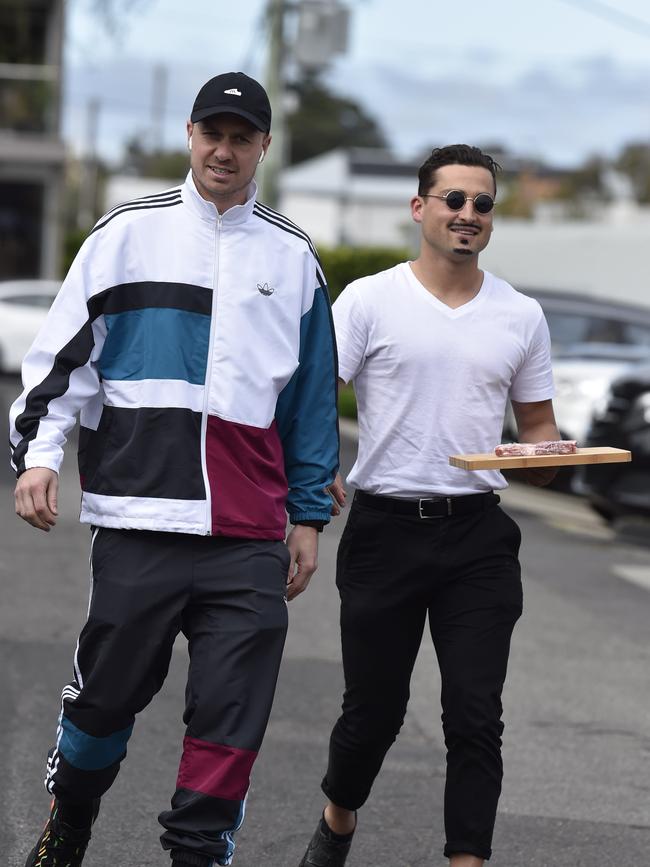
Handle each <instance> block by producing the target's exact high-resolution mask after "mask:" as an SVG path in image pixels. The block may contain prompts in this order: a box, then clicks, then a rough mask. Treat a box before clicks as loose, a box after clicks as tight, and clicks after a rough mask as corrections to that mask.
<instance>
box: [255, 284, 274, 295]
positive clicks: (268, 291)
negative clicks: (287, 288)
mask: <svg viewBox="0 0 650 867" xmlns="http://www.w3.org/2000/svg"><path fill="white" fill-rule="evenodd" d="M257 288H258V289H259V290H260V292H261V293H262V295H273V293H274V292H275V289H274V288H273V286H269V284H268V283H264V284H262V285H261V286H260V284H259V283H258V284H257Z"/></svg>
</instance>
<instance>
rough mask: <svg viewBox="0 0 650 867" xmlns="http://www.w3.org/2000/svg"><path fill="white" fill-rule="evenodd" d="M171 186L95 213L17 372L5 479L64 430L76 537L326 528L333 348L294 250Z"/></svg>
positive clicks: (260, 225) (313, 275) (52, 462)
mask: <svg viewBox="0 0 650 867" xmlns="http://www.w3.org/2000/svg"><path fill="white" fill-rule="evenodd" d="M255 193H256V186H255V183H254V182H253V183H252V184H251V188H250V190H249V198H248V200H247V201H246V203H245V204H243V205H238V206H235V207H233V208H231V209H229V210H228V211H226V212H225V213H224V214H223V215H222V216H220V215H219V214H218V212H217V210H216V208H215V206H214V205H213V204H212V203H211V202H208V201H206V200H204V199H203V198H201V196H200V195H199V194H198V192H197V190H196V187H195V186H194V183H193V180H192V178H191V173H190V174H189V175H188V177H187V179H186V181H185V183H183V184H182V185H181V186H180V187H176V188H173V189H170V190H168V191H166V192H163V193H160V194H157V195H152V196H147V197H145V198H143V199H139V200H136V201H132V202H128V203H126V204H124V205H120V206H118V207H117V208H115V209H113V210H112V211H110V212H109V213H108V214H106V215H105V216H104V217H103V218H102V219H101V220H100V221H99V222H98V223H97V225H96V226H95V227H94V229H93V230H92V232H91V233H90V235H89V237H88V238H87V240H86V241H85V243H84V244H83V246H82V248H81V250H80V252H79V254H78V256H77V258H76V259H75V261H74V263H73V265H72V267H71V269H70V272H69V274H68V276H67V278H66V280H65V282H64V283H63V286H62V288H61V291H60V292H59V294H58V296H57V298H56V300H55V302H54V304H53V306H52V308H51V311H50V313H49V315H48V317H47V320H46V322H45V324H44V326H43V328H42V329H41V331H40V333H39V335H38V337H37V338H36V340H35V342H34V344H33V346H32V348H31V350H30V352H29V353H28V355H27V357H26V359H25V362H24V365H23V381H24V384H25V390H24V392H23V394H22V395H21V397H20V398H19V399H18V400H17V401H16V403H15V404H14V406H13V407H12V411H11V423H12V429H11V446H12V453H13V454H12V463H13V465H14V468H15V470H16V472H17V473H18V474H19V475H20V474H21V473H22V472H24V471H25V470H26V469H28V468H30V467H49V468H51V469H53V470H55V471H58V470H59V467H60V464H61V461H62V458H63V445H64V443H65V439H66V435H67V433H68V432H69V431H70V429H71V428H72V426H73V424H74V420H75V416H76V415H77V414H78V413H79V414H80V425H81V427H80V437H79V470H80V476H81V487H82V492H83V493H82V500H81V521H82V522H84V523H90V524H94V525H96V526H100V527H112V528H123V529H141V530H160V531H172V532H180V533H194V534H201V535H221V536H234V537H246V538H253V539H255V538H263V539H283V538H284V535H285V527H286V512H285V508H286V511H288V513H289V518H290V520H291V522H292V523H298V522H300V521H313V520H316V521H327V520H329V516H330V506H331V502H330V500H329V497H328V495H327V494H325V493H324V491H323V489H324V487H325V486H326V485H328V484H329V483H330V482H331V481H332V480H333V479H334V476H335V473H336V469H337V462H338V445H339V443H338V430H337V422H336V378H337V363H336V348H335V341H334V332H333V327H332V321H331V315H330V306H329V299H328V294H327V289H326V285H325V281H324V277H323V274H322V272H321V269H320V266H319V263H318V259H317V256H316V254H315V251H314V249H313V246H312V244H311V242H310V240H309V238H308V237H307V236H306V235H305V233H304V232H302V231H301V230H300V229H299V228H298V227H297V226H295V225H294V224H293V223H292V222H291V221H289V220H288V219H286V218H285V217H283V216H282V215H280V214H278V213H277V212H275V211H273V210H272V209H270V208H268V207H266V206H265V205H262V204H261V203H259V202H257V201H256V198H255Z"/></svg>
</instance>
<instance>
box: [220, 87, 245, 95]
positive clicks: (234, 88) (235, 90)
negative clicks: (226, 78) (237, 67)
mask: <svg viewBox="0 0 650 867" xmlns="http://www.w3.org/2000/svg"><path fill="white" fill-rule="evenodd" d="M224 93H232V95H233V96H241V90H237V88H236V87H231V88H230V90H224Z"/></svg>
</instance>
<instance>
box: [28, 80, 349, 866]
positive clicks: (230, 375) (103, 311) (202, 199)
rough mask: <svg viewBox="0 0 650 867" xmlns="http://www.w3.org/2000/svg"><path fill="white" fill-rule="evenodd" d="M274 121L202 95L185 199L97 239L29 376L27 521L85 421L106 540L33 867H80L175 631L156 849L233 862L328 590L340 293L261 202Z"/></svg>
mask: <svg viewBox="0 0 650 867" xmlns="http://www.w3.org/2000/svg"><path fill="white" fill-rule="evenodd" d="M270 123H271V107H270V104H269V100H268V97H267V95H266V93H265V91H264V89H263V88H262V87H261V86H260V85H259V84H258V83H257V82H256V81H254V80H252V79H250V78H249V77H248V76H246V75H244V74H243V73H240V72H238V73H226V74H224V75H219V76H217V77H216V78H213V79H211V80H210V81H209V82H207V84H205V85H204V86H203V88H201V90H200V91H199V93H198V95H197V98H196V100H195V103H194V107H193V110H192V114H191V119H190V120H189V121H188V123H187V136H188V148H189V149H190V163H191V170H190V172H189V174H188V176H187V179H186V180H185V183H183V184H182V185H181V186H178V187H175V188H173V189H170V190H168V191H166V192H162V193H159V194H157V195H152V196H147V197H145V198H142V199H139V200H136V201H132V202H128V203H126V204H124V205H120V206H119V207H117V208H115V209H113V210H112V211H111V212H109V213H108V214H106V215H105V216H104V217H102V219H101V220H100V221H99V222H98V223H97V225H96V226H95V227H94V229H93V230H92V232H91V233H90V235H89V237H88V238H87V240H86V241H85V243H84V245H83V246H82V248H81V250H80V252H79V255H78V256H77V258H76V260H75V262H74V263H73V265H72V267H71V269H70V272H69V274H68V276H67V278H66V280H65V281H64V283H63V286H62V288H61V291H60V293H59V295H58V297H57V299H56V301H55V302H54V304H53V306H52V309H51V311H50V313H49V315H48V318H47V321H46V323H45V326H44V327H43V329H42V330H41V332H40V334H39V335H38V337H37V338H36V340H35V342H34V345H33V347H32V348H31V350H30V352H29V353H28V355H27V357H26V359H25V362H24V367H23V379H24V383H25V390H24V392H23V394H22V395H21V396H20V398H18V400H17V401H16V402H15V404H14V406H13V407H12V411H11V445H12V461H13V465H14V467H15V470H16V472H17V475H18V482H17V485H16V495H15V496H16V512H17V514H18V515H19V516H20V517H21V518H23V519H24V520H26V521H28V522H29V523H30V524H32V525H33V526H34V527H37V528H39V529H41V530H45V531H49V530H50V529H51V528H52V527H54V525H55V523H56V517H57V505H56V503H57V485H58V470H59V467H60V465H61V462H62V459H63V445H64V443H65V439H66V435H67V433H68V432H69V431H70V429H71V428H72V426H73V424H74V422H75V418H76V416H77V415H79V417H80V425H81V430H80V439H79V470H80V477H81V488H82V499H81V521H82V522H84V523H87V524H90V525H91V527H92V547H91V572H92V575H91V577H92V583H91V597H90V605H89V613H88V620H87V623H86V625H85V626H84V628H83V630H82V632H81V635H80V638H79V642H78V646H77V650H76V652H75V656H74V680H73V681H72V683H70V684H69V685H67V686H66V687H65V688H64V690H63V695H62V704H61V714H60V717H59V725H58V730H57V737H56V743H55V746H54V748H53V749H52V750H51V751H50V754H49V759H48V768H47V778H46V787H47V789H48V791H49V792H50V793H51V794H52V795H53V796H54V798H53V802H52V810H51V814H50V818H49V820H48V822H47V825H46V828H45V830H44V832H43V834H42V835H41V837H40V838H39V840H38V842H37V843H36V846H35V847H34V848H33V850H32V851H31V853H30V855H29V856H28V859H27V862H26V864H27V867H63V865H65V867H78V865H80V864H81V862H82V859H83V856H84V853H85V850H86V846H87V844H88V840H89V838H90V831H91V826H92V823H93V821H94V820H95V818H96V816H97V813H98V809H99V802H100V798H101V796H102V795H103V794H104V793H105V792H106V791H107V789H108V788H109V787H110V786H111V784H112V783H113V781H114V779H115V777H116V775H117V772H118V770H119V766H120V762H121V761H122V759H123V758H124V756H125V754H126V747H127V742H128V739H129V736H130V734H131V731H132V729H133V724H134V719H135V715H136V714H137V712H138V711H140V710H142V709H143V708H144V707H145V706H146V705H147V704H148V703H149V701H150V700H151V698H152V697H153V696H154V695H155V693H156V692H157V691H158V690H159V689H160V687H161V685H162V683H163V680H164V678H165V675H166V672H167V668H168V665H169V660H170V654H171V652H172V646H173V644H174V640H175V638H176V636H177V635H178V633H179V632H181V631H182V632H183V633H184V634H185V636H186V637H187V639H188V642H189V656H190V663H189V675H188V688H187V692H186V695H187V702H186V710H185V715H184V721H185V723H186V725H187V730H186V735H185V738H184V742H183V754H182V758H181V762H180V768H179V772H178V779H177V787H176V791H175V793H174V795H173V798H172V801H171V809H170V810H168V811H165V812H163V813H161V815H160V817H159V820H160V822H161V824H162V825H163V827H164V829H165V831H164V833H163V835H162V838H161V839H162V845H163V847H164V848H165V849H168V850H170V853H171V857H172V859H173V864H174V865H176V867H182V865H186V867H187V865H196V867H213V865H216V864H219V865H222V864H230V863H231V859H232V855H233V850H234V840H233V835H234V833H235V832H236V831H237V830H238V829H239V828H240V826H241V824H242V821H243V816H244V808H245V803H246V794H247V790H248V787H249V779H250V772H251V768H252V765H253V762H254V761H255V758H256V756H257V753H258V750H259V749H260V746H261V742H262V737H263V734H264V731H265V728H266V724H267V721H268V717H269V713H270V709H271V703H272V700H273V694H274V690H275V684H276V680H277V674H278V668H279V665H280V658H281V654H282V649H283V644H284V638H285V633H286V629H287V610H286V601H287V598H288V599H292V598H293V597H294V596H296V595H297V594H298V593H300V592H302V591H303V590H304V589H305V587H306V586H307V583H308V581H309V579H310V577H311V575H312V573H313V572H314V571H315V569H316V555H317V548H318V542H317V539H318V531H319V530H322V528H323V525H324V524H325V523H326V522H327V521H328V520H329V517H330V504H331V501H330V499H329V496H328V494H327V493H325V491H324V489H325V488H326V487H327V486H328V485H329V484H330V483H331V482H332V481H333V479H334V477H335V475H336V470H337V464H338V432H337V422H336V377H337V365H336V350H335V343H334V339H333V330H332V324H331V316H330V308H329V301H328V295H327V289H326V285H325V281H324V278H323V275H322V272H321V269H320V266H319V263H318V259H317V256H316V254H315V251H314V248H313V246H312V244H311V242H310V240H309V238H308V237H307V236H306V235H305V233H304V232H302V231H301V229H299V228H298V227H297V226H296V225H295V224H293V223H292V222H290V221H289V220H288V219H286V218H285V217H283V216H282V215H280V214H278V213H277V212H276V211H273V210H271V209H270V208H268V207H266V206H265V205H263V204H261V203H260V202H258V201H257V199H256V189H257V188H256V185H255V182H254V180H253V177H254V174H255V170H256V167H257V165H258V163H260V162H262V160H263V159H264V155H265V154H266V151H267V149H268V147H269V144H270V141H271V136H270V134H269V129H270ZM287 513H288V516H289V521H290V522H291V524H293V529H292V530H291V532H290V533H289V535H288V537H287V539H286V543H285V529H286V521H287Z"/></svg>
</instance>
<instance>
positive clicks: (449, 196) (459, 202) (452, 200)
mask: <svg viewBox="0 0 650 867" xmlns="http://www.w3.org/2000/svg"><path fill="white" fill-rule="evenodd" d="M422 198H423V199H444V201H445V202H446V203H447V207H448V208H449V210H450V211H462V210H463V208H464V207H465V202H466V201H467V200H468V199H469V200H470V202H473V203H474V210H475V211H476V212H477V213H479V214H489V213H490V211H491V210H492V208H493V207H494V199H493V198H492V196H490V195H489V194H488V193H479V194H478V196H468V195H467V193H464V192H463V191H462V190H449V192H448V193H445V194H444V196H437V195H435V193H425V195H423V196H422Z"/></svg>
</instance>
